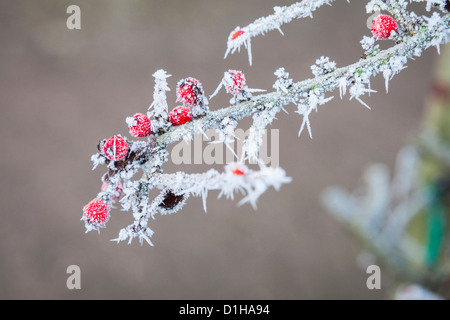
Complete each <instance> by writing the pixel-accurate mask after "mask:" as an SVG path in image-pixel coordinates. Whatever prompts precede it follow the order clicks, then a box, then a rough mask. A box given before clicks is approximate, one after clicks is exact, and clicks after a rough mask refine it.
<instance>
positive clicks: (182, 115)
mask: <svg viewBox="0 0 450 320" xmlns="http://www.w3.org/2000/svg"><path fill="white" fill-rule="evenodd" d="M169 118H170V122H171V123H172V125H174V126H179V125H182V124H184V123H186V122H189V121H191V120H192V113H191V110H190V109H189V108H186V107H176V108H175V109H173V110H172V111H170V112H169Z"/></svg>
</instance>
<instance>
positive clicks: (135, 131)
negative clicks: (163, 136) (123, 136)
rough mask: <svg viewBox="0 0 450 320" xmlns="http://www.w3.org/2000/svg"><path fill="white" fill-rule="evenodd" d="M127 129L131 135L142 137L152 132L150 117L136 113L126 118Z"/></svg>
mask: <svg viewBox="0 0 450 320" xmlns="http://www.w3.org/2000/svg"><path fill="white" fill-rule="evenodd" d="M127 122H128V131H130V134H131V135H132V136H133V137H136V138H142V137H146V136H148V135H149V134H150V133H152V127H151V122H150V119H149V118H148V117H147V116H146V115H145V114H142V113H136V114H135V115H134V116H133V117H129V118H127Z"/></svg>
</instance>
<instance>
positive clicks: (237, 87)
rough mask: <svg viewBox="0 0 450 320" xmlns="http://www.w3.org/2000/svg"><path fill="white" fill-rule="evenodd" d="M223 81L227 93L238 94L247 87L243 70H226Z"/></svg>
mask: <svg viewBox="0 0 450 320" xmlns="http://www.w3.org/2000/svg"><path fill="white" fill-rule="evenodd" d="M223 83H224V86H225V90H226V91H227V93H231V94H238V93H239V92H241V91H242V90H244V88H245V84H246V82H245V75H244V74H243V73H242V71H237V70H228V72H225V76H224V78H223Z"/></svg>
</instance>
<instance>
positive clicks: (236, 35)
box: [231, 30, 245, 40]
mask: <svg viewBox="0 0 450 320" xmlns="http://www.w3.org/2000/svg"><path fill="white" fill-rule="evenodd" d="M244 33H245V32H244V31H242V30H238V31H235V32H233V34H232V35H231V40H235V39H236V38H237V37H239V36H242V35H243V34H244Z"/></svg>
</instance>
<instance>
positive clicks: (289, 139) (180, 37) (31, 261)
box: [0, 0, 438, 299]
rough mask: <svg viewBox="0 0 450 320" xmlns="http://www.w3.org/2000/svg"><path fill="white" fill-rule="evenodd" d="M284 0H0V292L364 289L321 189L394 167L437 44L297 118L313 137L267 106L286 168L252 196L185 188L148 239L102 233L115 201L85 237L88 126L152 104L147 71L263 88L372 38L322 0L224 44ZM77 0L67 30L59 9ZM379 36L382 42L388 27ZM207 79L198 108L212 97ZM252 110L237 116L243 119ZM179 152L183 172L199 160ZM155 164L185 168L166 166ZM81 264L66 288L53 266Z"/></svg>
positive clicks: (99, 129) (335, 293) (281, 294)
mask: <svg viewBox="0 0 450 320" xmlns="http://www.w3.org/2000/svg"><path fill="white" fill-rule="evenodd" d="M291 3H292V1H269V0H246V1H236V0H226V1H225V0H223V1H206V0H205V1H201V0H195V1H194V0H191V1H178V0H177V1H162V0H159V1H156V0H152V1H138V0H128V1H124V0H108V1H107V0H97V1H87V0H71V1H61V0H41V1H32V0H28V1H27V0H18V1H17V0H14V1H13V0H9V1H1V2H0V40H1V41H0V44H1V46H0V58H1V59H0V96H1V117H0V132H1V134H0V146H1V156H0V170H1V184H0V187H1V192H0V202H1V215H2V220H1V223H0V240H1V241H0V298H3V299H13V298H14V299H17V298H19V299H23V298H40V299H78V298H84V299H91V298H94V299H103V298H105V299H106V298H112V299H128V298H138V299H139V298H142V299H316V298H318V299H331V298H340V299H361V298H367V299H379V298H387V297H388V296H389V295H388V294H389V288H390V284H391V280H390V279H391V276H390V273H389V271H388V270H383V277H382V279H383V285H382V288H383V289H382V290H374V291H370V290H368V289H367V288H366V285H365V283H366V279H367V275H366V274H365V270H363V269H360V268H358V267H357V265H356V262H355V260H356V257H357V254H358V252H359V244H358V243H357V241H356V239H355V238H354V237H353V236H352V235H351V234H350V233H349V232H348V231H347V230H346V229H345V228H344V227H343V226H342V225H341V224H340V223H339V222H338V221H336V220H335V219H334V218H333V217H331V216H329V215H328V214H327V213H326V212H325V211H324V209H323V208H322V207H321V205H320V203H319V196H320V192H321V191H322V190H323V189H324V188H325V187H327V186H329V185H335V184H339V185H344V186H345V187H347V188H354V187H355V186H357V185H358V181H359V177H360V175H361V172H362V170H363V169H364V167H365V166H366V165H368V164H369V163H372V162H383V163H386V164H388V165H390V166H391V167H393V165H394V160H395V155H396V152H397V151H398V149H399V148H400V147H401V146H402V145H404V144H405V143H407V142H408V139H410V138H411V136H412V134H413V133H414V132H415V131H416V130H417V129H418V127H419V125H420V119H421V115H422V110H423V104H424V101H425V97H426V93H427V92H428V89H429V82H430V78H431V72H432V67H433V65H434V62H435V60H436V59H437V57H438V55H437V53H436V50H434V49H431V50H429V51H427V52H426V53H425V54H424V55H423V56H422V57H421V58H420V59H418V60H417V61H412V62H411V61H410V62H409V63H408V69H406V70H405V71H404V72H402V73H401V74H400V76H398V77H396V78H395V79H394V80H393V81H392V82H391V87H390V93H389V95H386V94H385V92H384V81H383V79H382V77H381V78H377V79H376V80H375V81H374V82H373V84H372V85H373V88H374V89H375V90H378V91H379V93H377V94H373V95H372V96H371V97H366V98H365V101H366V102H367V103H368V104H369V105H370V106H371V107H372V110H371V111H368V110H367V109H366V108H364V107H363V106H362V105H360V104H359V103H358V102H356V101H353V100H352V101H350V102H349V101H348V96H347V97H346V98H345V99H344V100H342V101H341V100H340V99H339V98H338V93H337V92H336V93H335V96H336V98H335V99H334V100H333V101H331V102H330V103H328V104H327V105H325V106H323V107H321V108H320V110H319V112H318V113H317V114H314V115H313V116H312V117H311V121H312V126H313V137H314V138H313V139H312V140H311V139H309V137H308V136H307V135H302V136H301V137H300V138H297V132H298V129H299V127H300V124H301V118H300V117H298V116H297V115H296V114H295V113H294V112H293V107H292V106H290V107H289V110H291V112H290V115H286V114H280V116H279V120H278V121H276V122H275V123H274V126H273V128H280V129H281V130H280V138H281V142H280V165H281V166H282V167H283V168H284V169H285V170H286V171H287V174H288V175H289V176H291V177H293V182H292V183H291V184H289V185H286V186H284V187H283V188H282V189H281V191H280V192H276V191H274V190H272V189H271V190H270V191H268V192H267V193H266V194H264V195H263V196H262V197H261V198H260V201H259V209H258V210H257V211H253V210H252V208H251V207H250V206H249V205H245V206H242V207H237V205H236V201H234V202H233V201H227V200H220V201H217V200H216V199H215V197H216V195H217V193H211V194H210V196H209V198H208V213H207V214H205V213H204V212H203V210H202V205H201V200H200V199H196V198H190V199H189V203H188V204H187V205H186V207H185V209H184V210H183V211H181V212H180V213H177V214H176V215H174V216H164V217H158V218H157V219H156V220H155V221H151V227H152V229H153V230H154V231H155V235H154V237H153V242H154V243H155V247H149V246H146V245H144V246H142V247H141V246H140V245H139V243H138V242H134V243H133V244H132V245H127V244H125V243H123V244H119V245H117V244H115V243H113V242H110V241H109V240H110V239H112V238H115V237H116V236H117V233H118V231H119V230H120V228H122V227H124V226H126V225H128V224H129V223H131V222H132V218H131V216H130V213H126V212H121V211H120V210H118V209H116V210H114V211H113V213H112V215H113V216H112V219H111V220H110V222H109V223H108V226H107V229H104V230H102V232H101V234H100V235H98V234H96V233H93V232H92V233H89V234H84V226H83V224H82V223H81V221H79V219H80V218H81V214H82V207H83V206H84V205H85V204H86V203H87V202H89V201H90V200H91V199H92V198H94V197H95V195H96V194H97V192H98V191H99V188H100V184H101V183H100V177H101V175H102V174H103V168H99V169H97V170H96V171H91V167H92V166H91V162H90V160H89V158H90V156H91V154H93V153H95V152H96V144H97V142H98V140H100V139H102V138H105V137H108V136H111V135H113V134H116V133H121V134H127V133H128V132H127V127H126V124H125V121H124V119H125V117H126V116H130V115H132V114H134V113H136V112H143V111H145V110H146V108H147V106H148V105H149V104H150V103H151V102H152V90H153V78H152V73H153V72H154V71H155V70H157V69H159V68H164V69H166V70H167V71H168V72H169V73H170V74H172V75H173V76H172V77H171V78H169V84H170V86H171V88H172V92H171V95H170V96H169V103H171V104H172V107H174V106H175V94H174V88H175V85H176V82H177V81H178V80H179V79H181V78H183V77H186V76H193V77H196V78H198V79H200V81H201V82H202V83H203V86H204V88H205V90H206V92H207V93H209V94H210V93H212V92H213V91H214V89H215V88H216V86H217V84H218V83H219V81H220V79H221V77H222V75H223V72H224V71H225V70H227V69H229V68H233V69H241V70H243V71H244V72H245V74H246V77H247V81H248V84H249V86H250V87H252V88H264V89H268V90H271V87H272V84H273V82H274V81H275V76H274V75H273V72H274V71H275V70H276V69H277V68H278V67H281V66H283V67H285V68H286V70H287V71H289V72H290V75H291V77H292V78H293V79H295V80H302V79H305V78H309V77H311V72H310V69H309V66H310V65H311V64H313V63H314V62H315V60H316V58H318V57H320V56H321V55H325V56H329V57H330V58H331V59H332V60H335V61H336V62H337V64H338V66H344V65H347V64H349V63H352V62H354V61H357V60H358V59H359V57H360V55H361V53H362V52H361V51H362V50H361V47H360V45H359V41H360V40H361V39H362V36H363V35H369V34H370V31H369V30H368V29H367V28H366V19H367V18H368V15H367V14H366V13H365V8H364V4H365V1H353V2H352V3H351V4H348V3H347V2H346V1H337V3H336V4H335V5H333V7H329V6H325V7H323V8H321V9H320V10H319V11H318V12H316V13H315V15H314V19H312V20H311V19H309V18H308V19H305V20H300V21H294V22H292V23H291V24H289V25H285V26H284V27H283V31H284V33H285V36H284V37H283V36H281V35H280V34H279V33H278V32H277V31H274V32H271V33H269V34H267V35H266V36H264V37H259V38H256V39H254V41H253V42H252V49H253V52H254V55H253V59H254V65H253V66H252V67H249V66H248V62H247V54H246V52H241V53H240V54H235V55H232V56H231V57H229V58H228V59H227V60H224V59H223V54H224V52H225V47H226V39H227V36H228V34H229V32H230V31H231V30H233V29H234V27H235V26H237V25H240V26H244V25H246V24H248V23H250V22H252V21H253V20H255V19H256V18H258V17H260V16H264V15H268V14H271V13H272V12H273V10H272V7H273V6H275V5H287V4H291ZM70 4H77V5H79V6H80V7H81V25H82V29H81V30H78V31H77V30H73V31H70V30H68V29H67V28H66V19H67V17H68V15H67V14H66V8H67V6H69V5H70ZM382 45H383V46H387V45H391V43H388V42H385V43H383V44H382ZM228 99H229V97H228V96H226V95H225V94H224V92H223V91H222V93H221V94H220V95H219V96H218V97H217V98H215V99H214V100H213V101H212V103H211V108H212V109H216V108H219V107H224V106H227V101H228ZM248 124H249V122H248V121H247V122H243V128H244V129H247V127H248ZM205 169H206V168H205V167H203V166H192V167H190V168H188V169H187V170H188V171H199V172H200V171H204V170H205ZM167 170H169V171H173V170H184V168H181V167H174V166H170V165H169V166H168V167H167ZM71 264H76V265H79V266H80V267H81V287H82V289H81V290H73V291H70V290H68V289H67V288H66V279H67V276H68V275H67V274H66V268H67V266H69V265H71Z"/></svg>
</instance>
